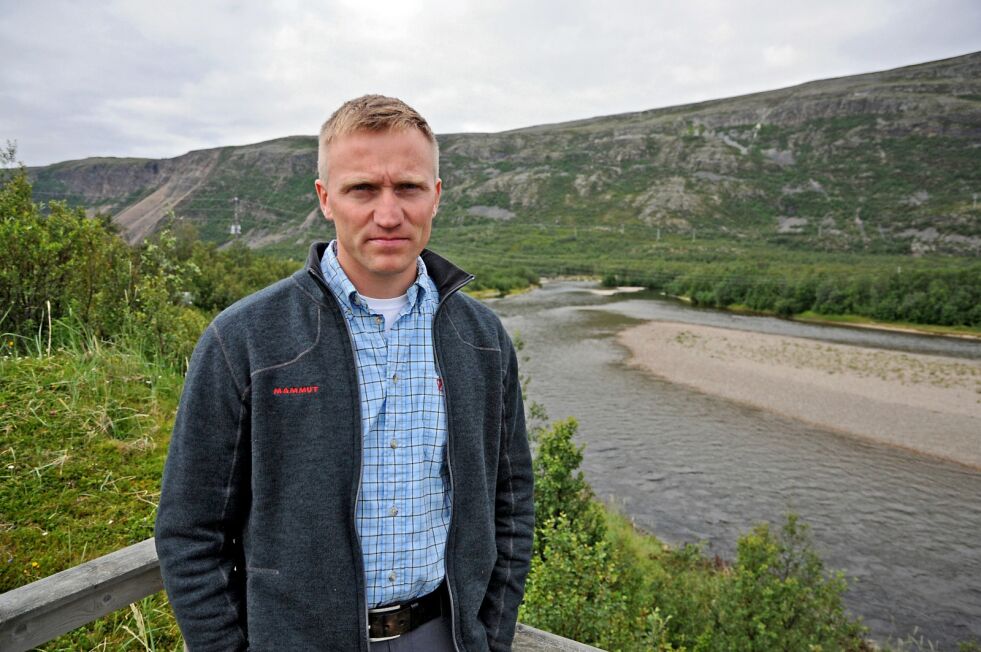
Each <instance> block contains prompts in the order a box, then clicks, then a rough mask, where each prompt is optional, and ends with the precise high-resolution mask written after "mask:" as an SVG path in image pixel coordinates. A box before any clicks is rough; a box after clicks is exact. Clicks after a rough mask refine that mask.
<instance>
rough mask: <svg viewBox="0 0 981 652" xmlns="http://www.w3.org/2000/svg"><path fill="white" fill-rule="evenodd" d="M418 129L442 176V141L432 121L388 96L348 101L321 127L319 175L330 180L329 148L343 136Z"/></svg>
mask: <svg viewBox="0 0 981 652" xmlns="http://www.w3.org/2000/svg"><path fill="white" fill-rule="evenodd" d="M405 129H418V130H419V131H421V132H422V135H423V136H425V137H426V140H428V141H429V142H430V143H431V144H432V146H433V161H435V163H434V165H435V169H434V174H435V178H437V179H438V178H439V143H438V142H436V135H435V134H433V130H432V129H431V128H430V127H429V123H428V122H426V119H425V118H423V117H422V116H421V115H420V114H419V112H418V111H416V110H415V109H413V108H412V107H411V106H409V105H408V104H406V103H405V102H403V101H402V100H400V99H398V98H397V97H386V96H384V95H362V96H361V97H356V98H354V99H353V100H348V101H347V102H345V103H344V104H342V105H341V106H340V108H339V109H337V110H336V111H334V113H333V114H332V115H331V116H330V117H329V118H327V121H326V122H324V124H323V126H322V127H321V128H320V138H319V144H318V147H317V174H318V175H319V177H320V180H321V181H322V182H324V183H327V149H328V148H329V147H330V144H331V142H333V141H334V139H335V138H338V137H340V136H346V135H348V134H353V133H357V132H359V131H369V132H387V131H403V130H405Z"/></svg>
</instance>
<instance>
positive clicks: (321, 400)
mask: <svg viewBox="0 0 981 652" xmlns="http://www.w3.org/2000/svg"><path fill="white" fill-rule="evenodd" d="M324 247H326V244H325V243H317V244H314V245H313V247H312V248H311V251H310V258H309V260H308V262H307V266H306V268H305V269H303V270H300V271H298V272H297V273H295V274H293V276H291V277H289V278H287V279H284V280H282V281H280V282H278V283H276V284H274V285H272V286H270V287H268V288H266V289H264V290H262V291H260V292H257V293H256V294H254V295H252V296H249V297H246V298H245V299H243V300H241V301H239V302H237V303H235V304H234V305H232V306H231V307H229V308H228V309H227V310H225V311H224V312H222V313H221V314H220V315H218V317H217V318H216V319H215V320H214V322H212V324H211V325H210V326H209V327H208V329H207V330H206V331H205V333H204V335H203V336H202V337H201V340H200V342H199V343H198V345H197V348H196V349H195V351H194V355H193V357H192V358H191V364H190V367H189V369H188V373H187V378H186V380H185V384H184V391H183V394H182V396H181V404H180V409H179V411H178V414H177V420H176V422H175V425H174V433H173V438H172V439H171V442H170V450H169V453H168V457H167V463H166V467H165V470H164V476H163V486H162V491H161V496H160V506H159V510H158V513H157V522H156V545H157V552H158V554H159V557H160V568H161V572H162V573H163V578H164V586H165V588H166V589H167V594H168V596H169V598H170V602H171V605H172V606H173V609H174V613H175V614H176V615H177V620H178V623H179V624H180V627H181V631H182V632H183V633H184V637H185V640H186V641H187V644H188V646H189V648H190V650H191V651H192V652H198V651H209V650H246V649H250V650H253V651H258V650H263V651H265V650H297V651H298V650H362V651H363V652H368V634H367V607H366V598H365V587H364V570H363V562H362V557H361V546H360V542H359V540H358V534H357V531H356V529H355V521H354V513H355V503H356V501H357V496H358V490H359V483H360V477H361V443H362V435H361V419H360V404H359V397H358V380H357V371H356V369H355V366H354V353H353V349H352V343H351V339H350V335H349V333H348V330H347V325H346V323H345V321H344V318H343V316H342V314H341V312H340V308H339V306H338V305H337V302H336V301H335V299H334V297H333V295H331V293H330V291H329V290H328V289H327V286H326V284H325V282H324V279H323V276H322V275H321V271H320V258H321V256H322V255H323V251H324ZM423 260H424V261H425V263H426V267H427V269H428V271H429V274H430V276H431V277H432V279H433V281H434V282H435V284H436V287H437V288H438V290H439V295H440V305H439V308H438V310H437V312H436V315H435V318H434V323H433V339H434V347H435V351H436V364H437V367H438V369H439V373H440V375H441V376H442V379H443V387H444V396H445V399H446V410H447V425H448V437H447V439H448V444H447V450H446V455H447V462H448V466H449V477H450V483H451V495H452V518H451V521H450V529H449V534H448V538H447V544H446V576H447V585H448V587H449V591H450V600H451V605H452V612H453V613H452V622H453V638H454V641H455V643H456V646H457V648H458V649H459V650H461V651H462V650H467V651H470V650H474V651H476V650H488V649H490V650H495V651H498V650H509V649H510V648H511V640H512V638H513V636H514V628H515V622H516V619H517V610H518V605H519V603H520V602H521V598H522V595H523V592H524V580H525V576H526V574H527V572H528V567H529V560H530V557H531V546H532V532H533V527H534V507H533V500H532V471H531V456H530V453H529V449H528V442H527V437H526V433H525V424H524V411H523V407H522V402H521V389H520V386H519V383H518V368H517V362H516V356H515V352H514V347H513V346H512V344H511V341H510V339H509V337H508V335H507V333H506V332H505V331H504V328H503V327H502V325H501V323H500V321H499V320H498V319H497V317H496V316H495V315H494V313H493V312H492V311H491V310H489V309H488V308H487V307H485V306H483V305H482V304H480V303H479V302H477V301H474V300H472V299H470V298H469V297H467V296H466V295H464V294H463V293H460V292H458V290H459V289H460V288H461V287H462V286H463V285H465V284H466V283H467V282H469V280H470V279H472V277H471V276H469V275H468V274H466V273H464V272H463V271H461V270H460V269H458V268H457V267H455V266H453V265H452V264H451V263H449V262H448V261H446V260H445V259H443V258H440V257H439V256H437V255H436V254H434V253H432V252H429V251H424V252H423Z"/></svg>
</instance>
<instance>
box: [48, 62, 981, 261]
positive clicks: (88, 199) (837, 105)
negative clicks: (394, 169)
mask: <svg viewBox="0 0 981 652" xmlns="http://www.w3.org/2000/svg"><path fill="white" fill-rule="evenodd" d="M439 140H440V145H441V148H442V152H441V172H442V174H443V180H444V188H445V192H444V196H443V202H442V206H441V209H440V215H441V217H440V219H441V220H443V223H444V224H446V223H449V224H451V225H455V226H457V227H461V228H465V227H467V226H469V225H486V224H488V223H493V224H496V225H499V226H500V227H501V228H506V227H507V226H508V225H518V224H521V225H526V226H527V225H540V226H548V225H555V224H562V225H568V226H576V227H582V228H593V229H597V228H599V229H613V228H617V227H619V228H623V227H631V228H632V229H640V230H641V232H646V233H649V235H650V236H651V237H655V234H656V233H658V232H659V231H661V230H663V231H665V232H666V233H671V232H678V233H684V234H688V233H691V234H692V235H693V236H694V234H695V233H697V234H699V237H703V236H705V235H708V236H712V237H720V238H731V239H737V240H740V241H747V242H753V241H762V242H770V243H776V244H783V245H786V246H791V247H806V248H809V249H811V248H813V249H823V250H830V251H847V250H870V251H881V252H891V253H913V254H916V253H922V252H928V251H936V252H941V253H953V254H968V255H977V254H978V253H979V252H981V207H979V206H978V204H977V201H978V199H979V197H978V195H981V53H973V54H969V55H965V56H962V57H956V58H953V59H946V60H943V61H937V62H932V63H926V64H921V65H917V66H909V67H905V68H898V69H895V70H889V71H884V72H877V73H870V74H865V75H857V76H852V77H843V78H838V79H829V80H822V81H815V82H810V83H807V84H802V85H800V86H795V87H792V88H786V89H781V90H775V91H769V92H764V93H756V94H752V95H746V96H741V97H735V98H728V99H721V100H714V101H710V102H703V103H699V104H691V105H685V106H676V107H670V108H664V109H655V110H651V111H643V112H638V113H630V114H622V115H613V116H605V117H597V118H590V119H587V120H579V121H575V122H569V123H562V124H554V125H543V126H537V127H529V128H526V129H519V130H515V131H509V132H503V133H496V134H448V135H443V136H440V137H439ZM31 174H32V177H33V179H34V182H35V189H36V191H37V193H38V196H39V198H41V199H45V200H48V199H67V200H68V201H70V202H73V203H80V204H84V205H86V206H88V207H91V208H95V209H97V210H101V211H104V212H108V213H110V214H112V215H113V216H114V218H115V220H116V221H117V223H118V224H119V225H120V227H121V228H122V229H123V230H124V232H125V233H126V235H127V237H128V238H129V239H130V240H131V241H136V240H139V239H141V238H143V237H145V236H146V235H148V234H149V233H152V231H153V230H154V229H155V228H157V227H158V225H159V224H160V223H161V220H162V219H164V217H165V216H166V215H167V213H168V212H169V211H171V210H173V211H175V212H176V214H177V215H180V216H182V217H184V218H186V219H188V220H191V221H193V222H195V223H196V224H197V225H198V227H199V230H200V232H201V233H202V235H203V236H204V237H205V238H207V239H211V240H215V241H225V240H227V239H229V238H231V237H233V236H231V235H229V230H230V229H229V227H230V225H231V224H232V223H233V221H234V220H235V219H236V210H237V212H238V219H239V221H240V223H241V225H242V237H243V238H245V239H246V240H247V241H248V242H249V243H250V244H252V245H253V246H266V245H270V244H277V243H278V246H281V247H283V246H293V245H294V244H295V245H296V246H297V247H299V246H300V245H301V244H302V243H305V242H307V241H308V240H309V239H310V237H311V236H312V235H313V233H317V232H319V233H322V232H323V231H324V225H323V223H322V222H321V221H320V217H319V214H318V213H317V211H316V198H315V195H314V193H313V180H314V177H315V174H316V140H315V138H313V137H299V136H296V137H289V138H284V139H278V140H274V141H269V142H266V143H258V144H254V145H248V146H244V147H225V148H219V149H212V150H204V151H196V152H190V153H188V154H185V155H183V156H179V157H176V158H173V159H166V160H159V161H158V160H145V159H85V160H82V161H72V162H66V163H59V164H55V165H52V166H47V167H44V168H35V169H32V170H31ZM236 197H237V198H238V200H237V201H236V200H235V199H234V198H236Z"/></svg>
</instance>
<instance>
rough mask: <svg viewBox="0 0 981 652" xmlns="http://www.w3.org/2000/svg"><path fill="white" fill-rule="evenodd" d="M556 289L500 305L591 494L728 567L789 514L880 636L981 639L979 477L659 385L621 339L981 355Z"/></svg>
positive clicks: (904, 339) (959, 345) (578, 287)
mask: <svg viewBox="0 0 981 652" xmlns="http://www.w3.org/2000/svg"><path fill="white" fill-rule="evenodd" d="M593 288H594V286H592V285H591V284H588V283H572V282H558V283H552V284H549V285H546V286H544V287H543V288H541V289H539V290H535V291H533V292H530V293H528V294H524V295H518V296H514V297H509V298H507V299H503V300H499V301H496V302H494V303H493V307H494V309H495V310H496V311H497V312H498V313H499V314H500V315H501V316H502V317H503V318H504V321H505V324H506V325H507V327H508V329H509V330H510V331H511V332H512V333H514V332H518V333H520V334H521V337H522V339H523V340H524V341H525V345H526V346H525V351H524V353H525V354H526V355H527V356H528V360H527V361H526V362H525V363H524V367H523V371H524V372H525V373H526V374H528V375H529V376H530V377H531V384H530V387H529V391H530V394H531V397H532V399H534V400H536V401H538V402H540V403H543V404H544V405H545V407H546V409H547V410H548V413H549V416H550V417H551V418H552V419H559V418H563V417H566V416H574V417H576V418H577V419H579V422H580V437H581V440H582V441H583V442H585V443H586V457H585V461H584V463H583V467H584V469H585V471H586V475H587V477H588V479H589V481H590V483H591V484H592V486H593V488H594V489H595V490H596V493H597V494H598V495H599V496H600V497H602V498H603V499H604V500H606V501H607V502H610V503H613V504H615V505H617V506H619V507H620V509H621V510H622V511H623V512H624V513H626V514H628V515H629V516H631V517H633V519H634V520H635V521H636V523H637V524H638V525H639V526H641V527H643V528H644V529H647V530H649V531H652V532H654V533H656V534H657V535H659V536H660V537H662V538H663V539H665V540H667V541H670V542H673V543H682V542H688V541H704V542H705V544H706V551H707V552H708V553H709V554H714V553H718V554H721V555H722V556H724V557H732V556H733V554H734V550H735V542H736V539H737V537H738V536H739V535H740V534H741V533H743V532H745V531H747V530H748V529H749V528H751V527H752V526H753V525H754V524H756V523H759V522H761V521H770V522H771V523H775V524H779V523H780V522H782V520H783V518H784V515H785V514H786V513H787V512H790V511H793V512H796V513H798V514H800V516H801V517H802V519H803V520H804V521H805V522H806V523H808V524H809V525H810V526H811V528H812V533H813V537H814V540H815V544H816V547H817V549H818V551H819V552H820V553H821V555H822V557H823V558H824V560H825V561H826V563H827V565H828V566H829V567H832V568H840V569H842V570H844V571H845V573H846V574H847V576H848V577H849V585H850V589H849V593H848V596H847V602H848V604H849V606H850V608H851V609H852V611H853V612H855V613H857V614H860V615H862V616H863V617H864V619H865V622H866V624H867V625H868V626H869V627H870V628H871V630H872V633H873V636H874V637H876V638H878V639H880V640H885V639H886V638H889V637H892V638H903V637H905V636H907V635H908V634H911V633H912V632H913V631H914V628H918V631H919V633H921V634H923V635H924V636H925V637H926V638H928V639H931V640H934V641H937V642H938V643H940V644H941V648H940V649H955V643H956V641H959V640H965V639H970V638H972V637H973V638H977V639H978V640H981V545H979V541H981V504H979V500H978V498H979V496H981V473H978V472H975V471H971V470H968V469H965V468H962V467H959V466H957V465H954V464H950V463H946V462H940V461H936V460H932V459H929V458H925V457H922V456H917V455H914V454H911V453H908V452H905V451H901V450H898V449H893V448H889V447H886V446H880V445H877V444H871V443H867V442H863V441H859V440H857V439H854V438H851V437H846V436H842V435H838V434H835V433H832V432H828V431H825V430H821V429H818V428H815V427H812V426H809V425H807V424H804V423H802V422H799V421H795V420H792V419H788V418H785V417H781V416H778V415H774V414H770V413H768V412H765V411H763V410H759V409H755V408H751V407H745V406H742V405H739V404H737V403H733V402H731V401H727V400H725V399H719V398H715V397H712V396H707V395H705V394H700V393H698V392H696V391H694V390H691V389H688V388H685V387H681V386H679V385H674V384H671V383H668V382H666V381H663V380H660V379H658V378H656V377H653V376H651V375H649V374H646V373H644V372H642V371H640V370H637V369H632V368H630V367H627V366H626V365H625V363H624V361H625V358H626V355H627V352H626V350H625V349H623V348H622V347H620V346H619V345H617V344H616V342H615V338H614V336H615V334H616V333H617V332H618V331H620V330H621V329H623V328H625V327H627V326H629V325H631V324H635V323H639V322H640V321H642V320H648V319H661V320H671V321H682V322H689V323H698V324H706V325H713V326H723V327H728V328H739V329H744V330H752V331H758V332H766V333H775V334H781V335H796V336H803V337H811V338H818V339H823V340H828V341H835V342H843V343H849V344H858V345H862V346H875V347H881V348H890V349H899V350H904V351H911V352H920V353H930V354H934V355H947V356H955V357H963V358H974V359H978V358H981V344H979V343H977V342H972V341H960V340H954V339H951V338H937V337H924V336H915V335H906V334H900V333H895V334H894V333H883V332H880V331H869V330H861V329H849V328H837V327H823V326H812V325H805V324H797V323H794V322H788V321H785V320H779V319H773V318H764V317H748V316H742V315H732V314H727V313H721V312H717V311H707V310H697V309H693V308H689V307H687V306H684V305H682V304H678V303H674V302H669V301H663V300H659V299H657V298H655V297H654V296H653V295H649V294H646V293H644V294H633V295H628V294H621V295H616V296H613V297H605V296H600V295H597V294H595V293H594V292H592V291H591V290H592V289H593Z"/></svg>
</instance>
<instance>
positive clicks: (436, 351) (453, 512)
mask: <svg viewBox="0 0 981 652" xmlns="http://www.w3.org/2000/svg"><path fill="white" fill-rule="evenodd" d="M473 279H474V277H473V276H472V275H470V276H468V277H467V278H465V279H463V280H462V281H460V282H459V283H457V284H456V285H454V286H453V287H452V288H450V289H449V290H448V291H447V292H446V296H445V297H441V298H440V300H439V304H438V305H437V306H436V312H435V313H433V355H434V356H435V357H436V373H438V374H439V377H440V378H443V402H444V403H445V405H446V470H447V471H448V475H449V478H450V523H449V526H448V527H447V528H446V550H445V552H444V561H443V566H444V568H445V569H446V594H447V595H448V596H449V598H450V633H451V634H452V638H453V649H454V650H456V652H460V646H459V645H458V644H457V634H456V618H454V617H453V612H454V611H455V610H456V607H455V606H454V603H453V582H452V581H451V579H450V563H449V560H450V550H449V548H450V543H451V539H450V535H451V534H452V533H453V518H454V516H455V515H456V510H455V509H453V497H454V496H455V495H456V494H455V492H456V488H455V487H454V486H453V464H451V462H452V460H453V458H452V455H451V450H450V447H451V445H452V444H451V442H452V441H453V437H452V433H451V432H450V393H449V391H447V389H446V379H445V378H444V377H443V365H442V363H441V362H440V360H439V344H438V342H437V340H436V318H437V317H439V311H440V310H442V308H443V306H444V305H445V302H446V299H448V298H450V297H451V296H453V295H454V294H456V292H457V291H458V290H459V289H460V288H462V287H463V286H464V285H466V284H467V283H469V282H470V281H472V280H473Z"/></svg>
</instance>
